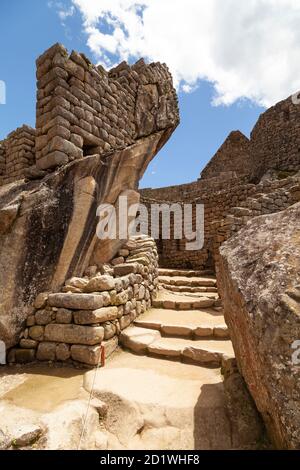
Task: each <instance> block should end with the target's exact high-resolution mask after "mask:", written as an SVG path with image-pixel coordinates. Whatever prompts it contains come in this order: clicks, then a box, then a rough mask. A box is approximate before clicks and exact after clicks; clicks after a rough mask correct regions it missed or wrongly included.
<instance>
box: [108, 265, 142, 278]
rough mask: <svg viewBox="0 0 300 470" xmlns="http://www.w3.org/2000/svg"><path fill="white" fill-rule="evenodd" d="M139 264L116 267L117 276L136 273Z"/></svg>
mask: <svg viewBox="0 0 300 470" xmlns="http://www.w3.org/2000/svg"><path fill="white" fill-rule="evenodd" d="M136 272H137V264H136V263H124V264H118V265H117V266H114V274H115V276H126V275H127V274H131V273H134V274H135V273H136Z"/></svg>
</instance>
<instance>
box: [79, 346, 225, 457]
mask: <svg viewBox="0 0 300 470" xmlns="http://www.w3.org/2000/svg"><path fill="white" fill-rule="evenodd" d="M83 387H84V389H85V390H86V391H87V392H88V393H91V392H93V393H94V394H95V396H97V397H98V398H99V399H100V400H101V401H102V402H104V403H105V404H106V407H107V418H106V422H107V423H108V424H107V429H108V431H109V432H110V433H111V434H110V436H111V437H110V439H112V437H113V439H114V440H113V441H112V442H113V443H114V447H113V448H114V449H124V448H125V449H132V450H143V451H145V449H148V450H151V449H152V450H153V449H157V450H159V449H161V450H164V451H166V449H169V451H171V450H176V449H181V450H185V451H191V450H193V449H196V450H213V449H215V450H216V449H219V450H224V449H231V448H232V442H233V438H232V435H231V429H232V425H231V423H230V421H229V418H228V412H227V408H226V397H225V392H224V388H223V385H222V376H221V373H220V370H219V369H212V368H206V367H201V366H199V365H191V364H183V363H181V362H176V361H175V362H172V361H166V360H164V359H163V358H159V357H155V358H154V357H149V356H137V355H136V354H132V353H130V352H127V351H122V352H120V353H119V354H115V355H114V356H112V358H111V359H110V361H109V362H107V364H106V366H105V367H104V368H100V369H99V370H98V372H97V376H96V378H95V373H94V371H91V372H88V373H87V374H86V375H85V378H84V384H83ZM216 423H217V425H216ZM111 448H112V447H109V449H111Z"/></svg>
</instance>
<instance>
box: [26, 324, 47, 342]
mask: <svg viewBox="0 0 300 470" xmlns="http://www.w3.org/2000/svg"><path fill="white" fill-rule="evenodd" d="M29 336H30V338H32V339H34V340H35V341H43V339H44V327H43V326H38V325H36V326H32V327H30V328H29Z"/></svg>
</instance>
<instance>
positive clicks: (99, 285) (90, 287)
mask: <svg viewBox="0 0 300 470" xmlns="http://www.w3.org/2000/svg"><path fill="white" fill-rule="evenodd" d="M114 287H115V281H114V278H113V277H112V276H107V275H104V276H97V277H94V278H93V279H91V280H90V281H89V282H88V283H87V285H86V286H85V288H84V291H85V292H102V291H109V290H112V289H114Z"/></svg>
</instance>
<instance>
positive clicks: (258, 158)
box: [141, 97, 300, 449]
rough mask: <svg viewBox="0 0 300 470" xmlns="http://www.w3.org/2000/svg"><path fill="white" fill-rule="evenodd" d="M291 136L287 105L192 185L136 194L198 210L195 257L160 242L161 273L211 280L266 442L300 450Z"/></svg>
mask: <svg viewBox="0 0 300 470" xmlns="http://www.w3.org/2000/svg"><path fill="white" fill-rule="evenodd" d="M299 130H300V107H299V106H297V105H296V104H294V103H293V100H292V97H289V98H288V99H286V100H284V101H282V102H280V103H278V104H276V105H275V106H274V107H272V108H271V109H269V110H267V111H266V112H265V113H263V114H262V115H261V116H260V118H259V120H258V122H257V124H256V125H255V127H254V129H253V131H252V133H251V137H250V140H249V139H247V138H246V137H245V136H243V134H241V133H240V132H239V131H236V132H232V133H231V134H230V135H229V137H228V138H227V139H226V141H225V143H224V144H223V145H222V146H221V148H220V149H219V150H218V152H217V153H216V155H215V156H214V157H213V158H212V160H211V161H210V162H209V163H208V165H207V166H206V167H205V168H204V170H203V171H202V173H201V178H200V179H199V180H198V181H196V182H194V183H191V184H184V185H181V186H173V187H167V188H159V189H144V190H142V191H141V202H142V203H143V204H145V205H146V206H149V205H150V204H151V203H159V204H162V203H167V204H173V203H178V202H179V203H189V204H192V205H193V207H194V208H195V206H196V204H204V208H205V239H204V246H203V248H202V249H201V250H200V251H185V250H184V244H183V243H182V241H178V240H175V239H171V240H162V239H160V240H158V242H157V246H158V252H159V258H160V265H162V266H164V267H165V268H175V267H178V266H180V267H181V268H186V269H214V270H215V271H216V275H217V282H218V287H219V290H220V295H221V299H222V302H223V308H224V316H225V320H226V323H227V325H228V327H229V331H230V337H231V340H232V342H233V346H234V351H235V355H236V358H237V362H238V367H239V370H240V372H241V373H242V375H243V377H244V378H245V380H246V383H247V385H248V388H249V391H250V392H251V394H252V396H253V398H254V400H255V402H256V405H257V408H258V410H259V411H260V413H261V414H262V416H263V419H264V421H265V423H266V425H267V428H268V431H269V435H270V436H271V438H272V441H273V442H274V443H275V445H276V446H277V447H278V448H292V449H297V448H299V446H300V434H299V429H300V427H299V426H300V388H299V378H300V368H299V354H298V356H297V344H298V345H299V344H300V343H299V339H300V323H299V315H300V295H299V286H300V257H299V240H300V239H299V233H300V232H299V228H300V227H299V220H300V219H299V210H300V202H299V201H300V173H299V170H300V145H299V144H300V132H299ZM194 214H195V209H194ZM193 222H195V220H193ZM173 227H174V218H172V217H171V233H173V230H172V229H173ZM298 353H299V349H298ZM297 358H298V360H297ZM295 361H296V362H295Z"/></svg>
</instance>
